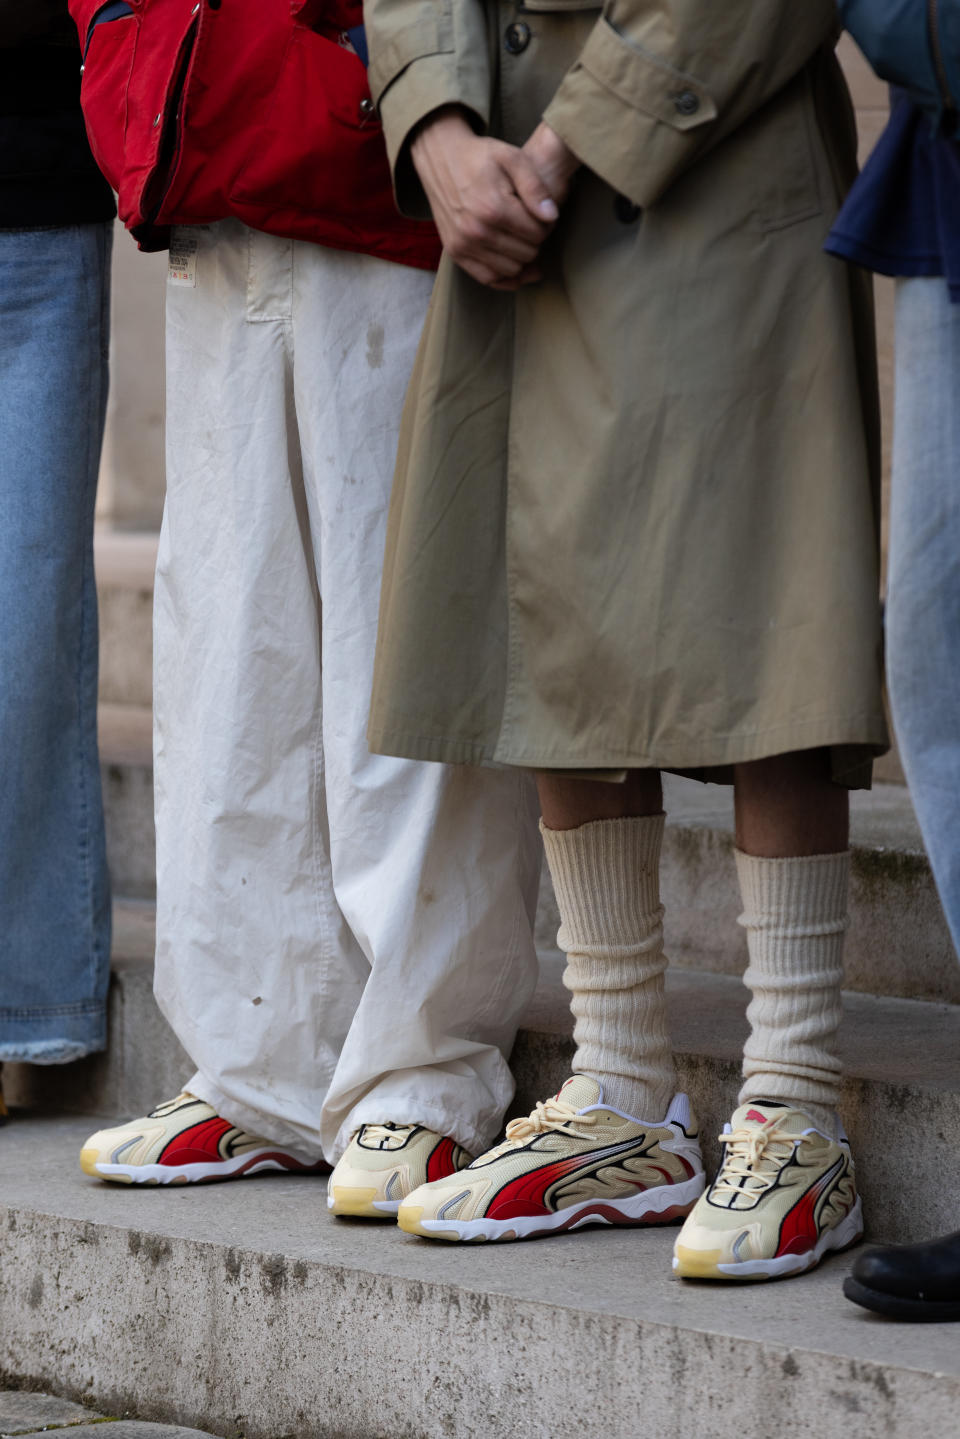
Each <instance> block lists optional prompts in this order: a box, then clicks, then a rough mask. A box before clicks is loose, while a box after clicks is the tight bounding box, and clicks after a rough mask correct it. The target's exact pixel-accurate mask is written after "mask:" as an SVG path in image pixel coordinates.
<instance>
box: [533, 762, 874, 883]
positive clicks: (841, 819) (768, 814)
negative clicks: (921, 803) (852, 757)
mask: <svg viewBox="0 0 960 1439" xmlns="http://www.w3.org/2000/svg"><path fill="white" fill-rule="evenodd" d="M829 763H830V761H829V755H828V753H827V751H826V750H822V749H820V750H801V751H799V752H798V753H796V754H782V755H775V756H774V757H773V758H772V759H762V760H755V761H754V762H753V763H752V764H738V765H737V766H736V769H735V771H734V775H735V778H734V796H735V805H736V839H737V849H738V850H740V852H741V854H748V855H756V856H758V857H761V858H764V859H792V858H797V857H799V856H801V855H813V854H839V853H841V851H843V850H845V849H846V848H847V845H848V843H849V813H850V804H849V799H848V794H847V791H846V790H845V789H843V788H842V787H841V786H840V785H837V784H833V783H832V782H831V780H830V772H829ZM541 798H542V796H541Z"/></svg>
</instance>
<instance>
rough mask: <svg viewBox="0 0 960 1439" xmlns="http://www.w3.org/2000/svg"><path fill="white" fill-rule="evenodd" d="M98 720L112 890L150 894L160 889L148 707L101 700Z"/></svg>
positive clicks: (127, 895)
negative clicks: (158, 885) (115, 703)
mask: <svg viewBox="0 0 960 1439" xmlns="http://www.w3.org/2000/svg"><path fill="white" fill-rule="evenodd" d="M98 720H99V723H98V729H99V739H100V773H101V778H102V782H103V803H104V811H105V815H106V826H107V863H108V865H109V867H110V878H111V882H112V884H113V890H114V893H115V894H119V895H123V896H125V897H135V898H143V899H149V898H150V897H152V896H153V895H155V894H156V892H157V878H156V837H155V831H154V823H153V751H152V734H151V725H152V721H151V714H150V710H149V709H147V708H145V707H137V706H134V705H120V704H117V705H114V704H101V705H100V708H99V715H98Z"/></svg>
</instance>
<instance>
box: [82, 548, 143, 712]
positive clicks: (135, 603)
mask: <svg viewBox="0 0 960 1439" xmlns="http://www.w3.org/2000/svg"><path fill="white" fill-rule="evenodd" d="M157 541H158V536H157V535H156V534H136V533H133V534H124V533H122V532H119V531H116V530H109V529H106V528H102V529H98V530H97V532H96V535H95V537H94V560H95V565H96V574H97V598H98V602H99V610H100V698H101V700H105V701H106V702H107V703H108V704H120V705H149V704H150V703H151V697H152V693H153V675H152V669H153V572H154V569H155V568H156V563H157Z"/></svg>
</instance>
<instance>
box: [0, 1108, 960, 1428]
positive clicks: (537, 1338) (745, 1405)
mask: <svg viewBox="0 0 960 1439" xmlns="http://www.w3.org/2000/svg"><path fill="white" fill-rule="evenodd" d="M89 1126H90V1121H89V1119H83V1118H72V1119H62V1118H61V1119H57V1118H47V1119H32V1120H26V1121H24V1120H20V1119H17V1118H16V1117H15V1118H14V1121H13V1122H12V1123H11V1124H10V1125H9V1126H8V1127H7V1129H6V1130H5V1131H4V1134H3V1137H2V1140H0V1143H2V1146H3V1152H4V1158H5V1161H6V1162H5V1163H4V1165H3V1166H2V1168H0V1233H2V1238H0V1277H2V1282H0V1371H2V1372H3V1373H4V1374H5V1375H6V1376H8V1382H9V1378H10V1377H14V1376H25V1377H28V1378H29V1383H30V1385H31V1387H34V1388H44V1389H48V1390H55V1391H56V1392H58V1393H60V1394H63V1395H65V1396H66V1397H68V1398H72V1399H75V1400H76V1399H82V1400H84V1401H85V1402H86V1403H87V1404H91V1405H94V1406H96V1407H97V1408H98V1409H100V1410H102V1411H104V1412H106V1413H108V1414H109V1413H118V1412H122V1411H123V1410H125V1409H129V1410H132V1411H133V1412H135V1413H138V1414H142V1415H147V1416H150V1417H152V1418H153V1419H155V1420H158V1421H164V1422H167V1423H175V1424H180V1425H186V1426H193V1427H196V1428H199V1429H202V1430H209V1431H212V1432H214V1433H218V1434H222V1435H230V1436H234V1435H245V1436H247V1439H278V1436H281V1435H283V1436H294V1435H296V1436H297V1439H461V1436H462V1439H477V1436H480V1435H482V1436H483V1439H544V1436H546V1435H550V1436H552V1439H582V1436H583V1435H585V1434H593V1433H596V1432H602V1433H603V1434H604V1435H605V1436H608V1439H637V1436H638V1435H641V1434H654V1433H655V1434H656V1435H657V1436H658V1439H689V1436H690V1435H694V1434H698V1435H703V1436H705V1439H706V1436H709V1439H770V1436H771V1435H774V1434H780V1433H787V1432H789V1433H793V1432H798V1425H799V1426H800V1427H801V1428H802V1429H805V1430H806V1431H807V1432H808V1433H814V1434H817V1435H818V1436H820V1439H868V1436H869V1439H873V1436H875V1435H878V1434H882V1435H884V1436H886V1439H916V1436H917V1435H919V1434H921V1433H929V1434H941V1435H951V1434H956V1433H957V1413H958V1404H960V1349H958V1346H957V1342H956V1334H955V1333H954V1332H953V1329H952V1328H951V1326H949V1325H943V1326H909V1325H900V1324H892V1323H888V1322H886V1321H882V1320H877V1319H875V1318H874V1317H872V1316H869V1315H867V1314H865V1313H864V1312H863V1311H861V1310H858V1309H856V1308H855V1307H854V1306H852V1305H849V1304H848V1303H847V1302H846V1300H844V1299H843V1297H842V1295H841V1292H840V1281H841V1278H842V1275H843V1274H844V1272H845V1271H846V1269H847V1267H848V1264H849V1258H848V1257H846V1256H841V1257H839V1258H836V1259H832V1260H830V1261H829V1262H828V1263H825V1264H824V1265H823V1266H821V1268H820V1269H819V1270H817V1271H816V1272H815V1273H813V1274H811V1275H807V1276H804V1277H802V1278H799V1279H794V1280H791V1281H788V1282H783V1283H778V1284H767V1285H756V1286H744V1287H726V1286H711V1285H703V1284H701V1285H692V1284H684V1283H683V1282H681V1281H678V1280H675V1279H673V1278H672V1277H671V1274H670V1264H669V1255H670V1248H671V1244H672V1241H673V1238H674V1233H675V1231H673V1230H672V1229H670V1228H667V1229H665V1230H657V1229H650V1230H615V1229H610V1230H581V1231H579V1232H576V1233H573V1234H571V1235H569V1236H565V1237H564V1238H562V1239H554V1240H551V1241H547V1242H543V1243H537V1244H533V1243H528V1244H514V1245H509V1246H507V1245H492V1244H489V1245H450V1244H439V1243H430V1242H429V1241H425V1240H419V1239H415V1238H412V1237H409V1236H407V1235H404V1234H403V1233H402V1232H401V1231H400V1230H398V1229H396V1228H395V1227H394V1226H392V1225H389V1224H385V1225H371V1224H368V1223H365V1222H363V1221H349V1220H336V1219H333V1218H332V1217H331V1216H330V1215H329V1213H328V1212H327V1210H326V1207H325V1203H324V1183H323V1180H322V1179H319V1180H318V1179H316V1178H300V1179H293V1178H287V1177H281V1176H269V1177H268V1176H264V1177H262V1178H257V1179H253V1180H247V1181H244V1182H243V1183H242V1184H230V1185H222V1186H219V1185H217V1186H214V1185H211V1186H206V1187H204V1186H199V1187H188V1188H180V1189H147V1190H143V1189H121V1188H112V1187H110V1186H108V1185H104V1184H99V1183H97V1182H95V1181H89V1180H86V1179H84V1178H82V1177H81V1175H80V1173H79V1171H78V1170H77V1169H76V1168H74V1167H73V1156H74V1155H75V1154H76V1152H77V1149H78V1147H79V1145H80V1143H81V1141H82V1139H83V1138H84V1136H85V1134H86V1132H87V1130H88V1128H89Z"/></svg>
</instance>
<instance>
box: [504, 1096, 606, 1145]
mask: <svg viewBox="0 0 960 1439" xmlns="http://www.w3.org/2000/svg"><path fill="white" fill-rule="evenodd" d="M596 1122H597V1116H596V1115H595V1114H581V1113H580V1111H579V1110H577V1109H574V1107H573V1105H572V1104H567V1103H566V1102H565V1101H564V1100H562V1099H541V1100H538V1101H537V1107H536V1109H534V1110H533V1112H532V1114H528V1115H526V1117H525V1118H523V1119H511V1121H510V1123H509V1124H508V1125H507V1137H506V1140H505V1147H506V1146H507V1145H509V1146H510V1147H511V1148H515V1147H517V1146H518V1145H521V1144H524V1143H526V1141H527V1140H528V1139H532V1138H533V1137H534V1135H537V1134H549V1133H554V1134H569V1135H570V1136H571V1137H572V1138H573V1139H582V1138H583V1130H584V1129H590V1128H592V1127H593V1125H595V1124H596Z"/></svg>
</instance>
